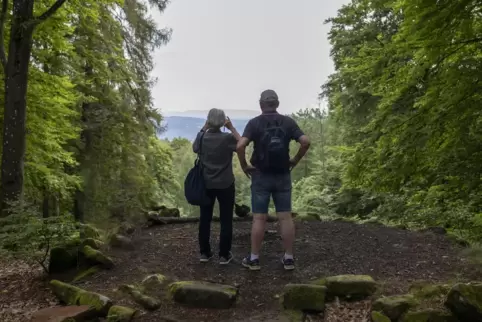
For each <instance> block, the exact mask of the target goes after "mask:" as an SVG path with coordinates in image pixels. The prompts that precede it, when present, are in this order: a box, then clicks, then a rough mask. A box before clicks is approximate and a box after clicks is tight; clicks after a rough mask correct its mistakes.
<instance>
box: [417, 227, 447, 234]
mask: <svg viewBox="0 0 482 322" xmlns="http://www.w3.org/2000/svg"><path fill="white" fill-rule="evenodd" d="M422 231H423V232H425V233H432V234H435V235H445V234H447V230H446V229H445V228H443V227H427V228H425V229H422Z"/></svg>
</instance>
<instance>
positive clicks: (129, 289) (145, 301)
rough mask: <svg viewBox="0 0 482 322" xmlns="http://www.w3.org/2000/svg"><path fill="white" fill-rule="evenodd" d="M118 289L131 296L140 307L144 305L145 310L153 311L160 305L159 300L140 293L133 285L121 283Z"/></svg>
mask: <svg viewBox="0 0 482 322" xmlns="http://www.w3.org/2000/svg"><path fill="white" fill-rule="evenodd" d="M119 290H121V291H122V292H124V293H126V294H129V295H130V296H132V298H133V299H134V301H136V302H137V303H138V304H140V305H142V307H144V308H145V309H147V310H151V311H154V310H157V309H158V308H159V307H161V301H160V300H158V299H156V298H154V297H151V296H148V295H146V294H144V293H142V292H141V291H140V290H139V289H137V288H136V287H135V286H133V285H122V286H121V287H120V288H119Z"/></svg>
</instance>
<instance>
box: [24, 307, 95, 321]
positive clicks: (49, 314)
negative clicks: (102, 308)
mask: <svg viewBox="0 0 482 322" xmlns="http://www.w3.org/2000/svg"><path fill="white" fill-rule="evenodd" d="M96 316H97V312H96V311H95V310H94V309H92V308H91V307H90V306H88V305H72V306H55V307H49V308H46V309H42V310H40V311H37V312H35V313H34V314H32V319H31V322H64V321H66V320H67V321H68V319H73V320H74V321H75V322H81V321H88V320H91V319H93V318H95V317H96Z"/></svg>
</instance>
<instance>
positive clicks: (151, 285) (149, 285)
mask: <svg viewBox="0 0 482 322" xmlns="http://www.w3.org/2000/svg"><path fill="white" fill-rule="evenodd" d="M168 282H169V280H168V278H167V277H165V276H164V275H162V274H152V275H149V276H147V277H146V278H144V279H143V280H142V283H141V285H142V287H143V288H144V289H145V290H146V291H148V292H150V291H156V290H159V289H162V288H164V287H165V286H166V284H167V283H168Z"/></svg>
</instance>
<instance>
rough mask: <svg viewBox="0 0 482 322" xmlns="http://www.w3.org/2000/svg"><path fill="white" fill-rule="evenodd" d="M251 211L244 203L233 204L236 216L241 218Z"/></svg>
mask: <svg viewBox="0 0 482 322" xmlns="http://www.w3.org/2000/svg"><path fill="white" fill-rule="evenodd" d="M250 212H251V208H249V207H248V206H246V205H238V204H237V203H235V204H234V213H235V214H236V216H238V217H240V218H243V217H246V216H248V215H249V213H250Z"/></svg>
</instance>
